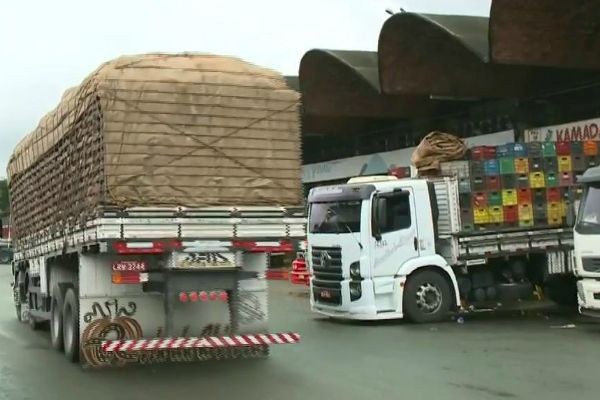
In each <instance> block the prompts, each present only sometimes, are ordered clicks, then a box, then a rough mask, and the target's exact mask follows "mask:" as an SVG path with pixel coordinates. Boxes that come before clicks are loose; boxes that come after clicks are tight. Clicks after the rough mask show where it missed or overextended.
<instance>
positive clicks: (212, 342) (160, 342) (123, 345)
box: [101, 332, 300, 353]
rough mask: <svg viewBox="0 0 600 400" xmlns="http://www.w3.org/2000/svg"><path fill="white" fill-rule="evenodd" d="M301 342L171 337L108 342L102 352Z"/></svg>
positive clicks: (277, 337) (277, 336) (287, 337)
mask: <svg viewBox="0 0 600 400" xmlns="http://www.w3.org/2000/svg"><path fill="white" fill-rule="evenodd" d="M298 342H300V335H299V334H297V333H291V332H290V333H264V334H252V335H233V336H204V337H171V338H154V339H131V340H107V341H103V342H102V344H101V346H102V350H103V351H105V352H107V353H113V352H119V353H122V352H125V353H127V352H143V351H155V350H175V349H199V348H224V347H253V346H270V345H274V344H294V343H298Z"/></svg>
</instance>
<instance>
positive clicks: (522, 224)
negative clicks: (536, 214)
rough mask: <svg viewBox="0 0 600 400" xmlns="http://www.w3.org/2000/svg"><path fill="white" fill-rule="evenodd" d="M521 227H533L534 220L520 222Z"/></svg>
mask: <svg viewBox="0 0 600 400" xmlns="http://www.w3.org/2000/svg"><path fill="white" fill-rule="evenodd" d="M519 226H522V227H528V226H533V220H532V219H527V220H520V221H519Z"/></svg>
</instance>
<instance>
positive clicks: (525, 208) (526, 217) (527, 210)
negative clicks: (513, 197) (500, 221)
mask: <svg viewBox="0 0 600 400" xmlns="http://www.w3.org/2000/svg"><path fill="white" fill-rule="evenodd" d="M530 220H531V221H533V207H532V206H531V204H528V203H526V204H519V221H530Z"/></svg>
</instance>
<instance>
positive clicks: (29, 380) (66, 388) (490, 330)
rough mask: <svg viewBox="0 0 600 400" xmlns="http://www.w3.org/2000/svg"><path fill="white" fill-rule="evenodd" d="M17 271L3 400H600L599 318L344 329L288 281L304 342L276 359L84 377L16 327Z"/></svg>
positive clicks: (280, 299) (279, 325)
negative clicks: (323, 315)
mask: <svg viewBox="0 0 600 400" xmlns="http://www.w3.org/2000/svg"><path fill="white" fill-rule="evenodd" d="M9 271H10V267H8V266H0V400H21V399H32V400H37V399H44V400H54V399H57V400H71V399H72V400H79V399H82V400H95V399H102V400H106V399H115V400H120V399H124V400H135V399H143V400H152V399H160V400H165V399H182V398H208V399H228V400H233V399H244V400H246V399H247V400H252V399H260V400H270V399H276V400H280V399H285V400H294V399H302V400H306V399H318V400H320V399H346V400H352V399H381V400H386V399H400V398H412V399H429V398H431V399H436V400H439V399H461V400H463V399H499V398H500V399H502V398H509V399H511V398H515V399H533V398H541V399H545V400H548V399H562V400H565V399H571V398H576V399H578V400H583V399H598V398H600V381H599V379H598V371H599V370H600V323H596V322H595V321H594V322H592V321H587V320H585V319H582V318H580V317H578V316H576V315H572V314H569V313H565V312H559V311H556V310H549V311H543V312H537V311H536V312H528V313H526V314H525V315H522V314H521V313H516V314H503V315H495V316H485V315H477V316H467V317H466V318H465V322H464V324H459V323H456V322H448V323H442V324H436V325H412V324H407V323H402V322H387V323H339V322H333V321H330V320H327V319H323V318H320V317H315V316H314V315H312V314H310V313H309V311H308V307H307V302H308V299H307V298H306V296H305V295H303V291H302V289H299V288H297V287H292V286H291V285H289V284H287V283H286V282H273V284H272V285H271V289H270V295H271V298H270V299H271V310H272V315H271V321H272V323H271V326H272V329H273V330H284V331H297V332H300V333H301V334H302V343H301V344H298V345H285V346H279V347H275V348H273V350H272V354H271V357H270V359H268V360H242V361H221V362H206V363H197V364H172V365H163V366H147V367H128V368H126V369H118V370H102V371H94V370H93V371H90V370H82V369H81V368H80V367H79V366H77V365H73V364H69V363H68V362H67V361H66V360H65V359H64V358H63V356H62V355H61V354H59V353H58V352H56V351H54V350H53V349H51V348H50V345H49V339H48V332H44V331H42V332H33V331H31V330H30V329H29V327H28V326H27V325H21V324H19V323H18V322H17V321H16V319H15V317H14V308H13V305H12V299H11V289H10V286H9V282H10V272H9ZM572 323H574V324H575V327H572V328H565V327H564V325H566V324H572Z"/></svg>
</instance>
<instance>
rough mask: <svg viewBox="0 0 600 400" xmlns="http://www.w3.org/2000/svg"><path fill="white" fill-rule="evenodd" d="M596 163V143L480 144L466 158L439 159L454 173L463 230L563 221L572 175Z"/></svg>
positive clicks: (572, 192)
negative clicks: (450, 160) (460, 159)
mask: <svg viewBox="0 0 600 400" xmlns="http://www.w3.org/2000/svg"><path fill="white" fill-rule="evenodd" d="M598 162H599V155H598V144H597V142H592V141H589V142H573V143H567V142H557V143H554V142H533V143H526V144H524V143H508V144H505V145H502V146H479V147H475V148H473V149H472V150H471V154H470V157H469V160H467V161H452V162H448V163H443V164H442V174H443V175H454V176H457V178H458V186H459V192H460V207H461V219H462V222H463V228H464V229H465V230H498V229H509V228H516V227H542V226H561V225H566V224H567V210H568V209H569V207H570V204H571V202H572V201H573V199H574V198H575V197H576V196H577V193H578V188H577V186H576V185H575V184H574V182H575V176H576V175H578V174H581V173H583V171H585V170H586V169H587V168H589V167H591V166H595V165H597V164H598Z"/></svg>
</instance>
